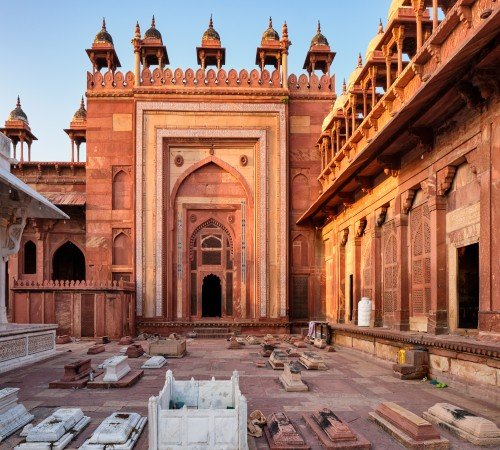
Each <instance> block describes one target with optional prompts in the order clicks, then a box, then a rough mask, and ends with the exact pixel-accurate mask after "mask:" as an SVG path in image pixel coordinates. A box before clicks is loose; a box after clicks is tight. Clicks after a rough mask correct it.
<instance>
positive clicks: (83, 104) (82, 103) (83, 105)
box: [80, 95, 85, 109]
mask: <svg viewBox="0 0 500 450" xmlns="http://www.w3.org/2000/svg"><path fill="white" fill-rule="evenodd" d="M80 108H82V109H85V102H84V101H83V95H82V101H81V102H80Z"/></svg>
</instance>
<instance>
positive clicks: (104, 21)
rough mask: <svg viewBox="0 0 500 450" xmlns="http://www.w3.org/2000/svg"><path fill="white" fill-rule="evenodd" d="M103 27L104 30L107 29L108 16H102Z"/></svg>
mask: <svg viewBox="0 0 500 450" xmlns="http://www.w3.org/2000/svg"><path fill="white" fill-rule="evenodd" d="M102 29H103V30H104V31H106V18H105V17H103V18H102Z"/></svg>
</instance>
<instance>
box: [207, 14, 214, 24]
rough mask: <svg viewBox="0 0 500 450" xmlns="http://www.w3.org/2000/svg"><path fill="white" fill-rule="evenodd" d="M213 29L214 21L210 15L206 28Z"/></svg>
mask: <svg viewBox="0 0 500 450" xmlns="http://www.w3.org/2000/svg"><path fill="white" fill-rule="evenodd" d="M213 27H214V21H213V20H212V13H210V21H209V22H208V28H213Z"/></svg>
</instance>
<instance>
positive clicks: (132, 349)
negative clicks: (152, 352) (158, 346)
mask: <svg viewBox="0 0 500 450" xmlns="http://www.w3.org/2000/svg"><path fill="white" fill-rule="evenodd" d="M144 353H145V352H144V349H143V348H142V345H141V344H132V345H129V346H128V347H127V351H126V352H125V354H126V355H127V356H128V357H129V358H139V356H142V355H144Z"/></svg>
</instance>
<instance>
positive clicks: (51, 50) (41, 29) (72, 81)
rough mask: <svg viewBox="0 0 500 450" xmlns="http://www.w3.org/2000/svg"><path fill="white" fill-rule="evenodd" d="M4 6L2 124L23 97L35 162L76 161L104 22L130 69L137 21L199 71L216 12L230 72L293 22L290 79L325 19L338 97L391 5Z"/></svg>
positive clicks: (353, 0) (330, 1)
mask: <svg viewBox="0 0 500 450" xmlns="http://www.w3.org/2000/svg"><path fill="white" fill-rule="evenodd" d="M2 3H3V5H1V6H0V16H1V18H2V20H1V27H0V39H1V42H3V45H2V50H3V51H2V60H3V61H2V62H3V63H2V70H1V71H0V123H1V124H2V126H3V122H4V120H5V119H6V118H7V116H8V114H9V112H10V111H11V110H12V109H13V108H14V106H15V102H16V97H17V95H18V94H19V95H20V96H21V103H22V107H23V109H24V111H25V113H26V114H27V115H28V119H29V122H30V126H31V130H32V131H33V133H34V134H35V135H36V136H37V137H38V139H39V140H38V141H37V142H35V143H34V144H33V147H32V160H38V161H56V160H57V161H68V160H69V158H70V144H69V139H68V137H67V136H66V134H65V133H64V131H63V128H66V127H67V126H68V125H69V122H70V120H71V118H72V116H73V113H74V112H75V111H76V109H78V107H79V103H80V98H81V96H82V94H84V92H85V85H86V72H87V71H88V70H91V65H90V61H89V60H88V58H87V55H86V53H85V49H86V48H89V47H90V45H91V43H92V40H93V38H94V36H95V34H96V33H97V32H98V31H99V29H100V26H101V21H102V17H103V16H104V17H106V23H107V29H108V31H109V32H110V33H111V35H112V36H113V40H114V43H115V49H116V51H117V53H118V57H119V58H120V61H121V63H122V69H121V70H123V71H127V70H133V52H132V46H131V44H130V41H131V39H132V37H133V34H134V26H135V22H136V20H139V23H140V25H141V31H142V32H143V33H144V32H145V31H146V30H147V29H148V28H149V25H150V23H151V16H152V14H154V15H155V18H156V27H157V28H158V29H159V30H160V32H161V33H162V35H163V41H164V43H165V45H166V46H167V50H168V55H169V58H170V67H171V68H176V67H182V68H183V69H186V68H188V67H193V68H196V53H195V48H196V46H198V45H199V44H200V40H201V35H202V34H203V32H204V31H205V30H206V28H207V25H208V19H209V17H210V13H212V14H213V18H214V27H215V29H216V30H217V31H218V32H219V34H220V36H221V39H222V45H223V46H224V47H226V65H225V69H226V70H229V69H231V68H236V69H242V68H246V69H253V68H254V62H255V49H256V47H257V46H258V44H259V43H260V38H261V34H262V32H263V31H264V30H265V29H266V28H267V22H268V18H269V16H272V18H273V25H274V28H275V29H276V30H277V31H278V32H279V33H280V35H281V26H282V24H283V21H284V20H286V21H287V24H288V34H289V38H290V40H291V41H292V44H293V45H292V47H291V48H290V56H289V72H290V73H296V74H300V73H302V64H303V62H304V58H305V55H306V53H307V49H308V46H309V42H310V40H311V38H312V37H313V36H314V34H315V32H316V24H317V20H318V19H320V20H321V28H322V32H323V34H324V35H325V36H326V37H327V38H328V40H329V43H330V46H331V48H332V50H333V51H334V52H336V53H337V55H336V57H335V60H334V62H333V70H332V71H333V72H334V73H335V75H336V77H337V82H336V90H337V93H338V92H339V89H340V87H341V84H342V79H343V78H344V77H345V78H348V77H349V74H350V72H351V71H352V70H353V69H354V67H355V65H356V59H357V55H358V53H359V52H361V53H362V54H363V55H364V53H365V49H366V46H367V45H368V42H369V41H370V39H371V38H372V37H373V35H374V34H375V33H376V32H377V27H378V21H379V18H382V21H383V23H384V25H385V23H386V22H387V11H388V8H389V5H390V3H391V0H348V1H347V0H326V1H323V2H314V3H309V2H303V1H300V2H299V1H296V0H289V1H283V0H274V1H269V0H268V1H262V0H252V1H248V0H247V1H245V2H242V1H237V0H233V1H230V0H213V1H212V2H200V1H191V2H185V1H184V2H165V1H154V0H151V1H149V2H142V1H139V2H137V1H134V2H133V1H129V0H121V1H120V2H111V1H101V2H83V1H74V0H50V1H39V0H29V1H22V0H19V1H17V2H7V1H6V0H3V2H2Z"/></svg>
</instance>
